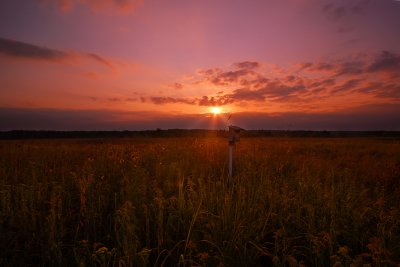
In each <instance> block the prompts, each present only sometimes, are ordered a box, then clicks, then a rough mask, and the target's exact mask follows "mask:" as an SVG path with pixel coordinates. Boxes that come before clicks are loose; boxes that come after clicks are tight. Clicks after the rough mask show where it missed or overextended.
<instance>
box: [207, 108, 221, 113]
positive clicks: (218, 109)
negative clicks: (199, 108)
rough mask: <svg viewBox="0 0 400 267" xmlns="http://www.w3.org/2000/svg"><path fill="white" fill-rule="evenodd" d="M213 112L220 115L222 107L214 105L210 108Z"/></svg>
mask: <svg viewBox="0 0 400 267" xmlns="http://www.w3.org/2000/svg"><path fill="white" fill-rule="evenodd" d="M210 111H211V113H213V114H214V115H218V114H221V108H220V107H212V108H210Z"/></svg>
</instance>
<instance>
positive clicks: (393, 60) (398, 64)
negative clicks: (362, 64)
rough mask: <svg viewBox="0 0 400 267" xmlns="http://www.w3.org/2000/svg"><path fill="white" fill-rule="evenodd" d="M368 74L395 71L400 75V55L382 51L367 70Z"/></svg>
mask: <svg viewBox="0 0 400 267" xmlns="http://www.w3.org/2000/svg"><path fill="white" fill-rule="evenodd" d="M366 71H367V72H378V71H390V72H392V71H395V72H397V74H399V73H400V55H398V54H394V53H392V52H389V51H382V52H381V53H380V54H379V55H377V56H376V57H375V58H374V59H373V61H372V62H371V63H370V65H369V66H368V67H367V69H366Z"/></svg>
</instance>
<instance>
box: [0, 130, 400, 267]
mask: <svg viewBox="0 0 400 267" xmlns="http://www.w3.org/2000/svg"><path fill="white" fill-rule="evenodd" d="M0 175H1V179H0V226H1V227H2V229H1V231H0V266H354V267H356V266H399V264H400V207H399V203H400V141H399V140H384V139H381V140H378V139H372V138H348V139H346V138H336V139H335V138H332V139H329V138H244V139H242V140H241V142H240V143H238V144H237V146H236V147H235V149H234V175H233V177H231V178H230V177H228V146H227V141H226V140H225V139H221V138H191V137H187V138H179V139H178V138H161V139H157V138H133V139H86V140H84V139H81V140H77V139H65V140H29V141H26V140H24V141H0Z"/></svg>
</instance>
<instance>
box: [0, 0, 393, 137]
mask: <svg viewBox="0 0 400 267" xmlns="http://www.w3.org/2000/svg"><path fill="white" fill-rule="evenodd" d="M216 106H218V107H220V109H221V112H222V113H221V114H213V113H212V112H211V111H212V108H213V107H216ZM228 114H231V118H230V120H229V121H227V119H228V116H229V115H228ZM227 124H237V125H239V126H241V127H243V128H246V129H272V130H274V129H285V130H400V1H395V0H30V1H27V0H1V1H0V130H2V131H4V130H17V129H18V130H21V129H24V130H143V129H156V128H162V129H168V128H210V129H223V128H224V126H225V125H227Z"/></svg>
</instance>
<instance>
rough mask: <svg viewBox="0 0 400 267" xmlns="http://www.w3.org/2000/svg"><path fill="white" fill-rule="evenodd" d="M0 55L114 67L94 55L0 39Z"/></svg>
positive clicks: (109, 62) (107, 61)
mask: <svg viewBox="0 0 400 267" xmlns="http://www.w3.org/2000/svg"><path fill="white" fill-rule="evenodd" d="M0 55H3V56H6V57H8V58H14V59H22V60H24V59H25V60H38V61H47V62H55V63H65V62H68V61H69V62H72V61H74V60H75V59H90V60H93V61H95V62H97V63H100V64H102V65H104V66H107V67H109V68H113V67H114V64H113V63H112V62H111V61H109V60H106V59H105V58H103V57H101V56H99V55H97V54H94V53H77V52H73V51H68V52H66V51H61V50H57V49H51V48H47V47H44V46H38V45H35V44H30V43H25V42H21V41H16V40H12V39H6V38H1V37H0Z"/></svg>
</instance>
